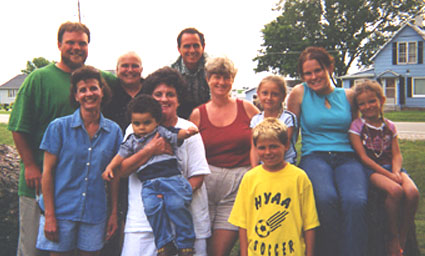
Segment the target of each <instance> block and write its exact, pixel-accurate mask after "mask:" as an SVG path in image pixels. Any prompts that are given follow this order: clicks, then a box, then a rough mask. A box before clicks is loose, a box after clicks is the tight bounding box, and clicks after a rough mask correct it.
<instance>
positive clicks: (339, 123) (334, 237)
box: [288, 47, 368, 256]
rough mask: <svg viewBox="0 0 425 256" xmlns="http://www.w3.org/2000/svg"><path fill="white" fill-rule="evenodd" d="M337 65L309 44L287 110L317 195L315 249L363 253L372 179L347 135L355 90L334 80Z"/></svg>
mask: <svg viewBox="0 0 425 256" xmlns="http://www.w3.org/2000/svg"><path fill="white" fill-rule="evenodd" d="M333 68H334V59H333V57H332V56H331V55H329V53H328V52H327V51H326V50H325V49H323V48H319V47H308V48H307V49H305V50H304V51H303V52H302V53H301V55H300V58H299V61H298V72H299V74H300V76H301V78H302V79H303V80H304V83H303V84H299V85H297V86H295V87H294V89H293V90H292V92H291V94H290V95H289V98H288V110H289V111H291V112H292V113H294V114H295V115H296V116H297V118H298V120H300V126H301V138H302V150H301V151H302V156H301V162H300V164H299V165H300V167H301V168H302V169H304V170H305V172H306V173H307V175H308V176H309V178H310V180H311V182H312V184H313V189H314V194H315V198H316V205H317V211H318V214H319V220H320V227H319V229H318V232H317V233H316V234H317V236H316V240H317V241H316V255H326V256H328V255H344V256H350V255H352V256H359V255H365V254H366V247H367V226H366V203H367V184H368V182H367V178H366V175H365V173H364V172H363V167H362V165H361V164H360V162H359V161H358V159H357V157H356V155H355V154H354V152H353V149H352V148H351V145H350V142H349V139H348V135H347V134H348V129H349V126H350V123H351V120H352V111H351V101H352V97H353V92H352V91H351V90H350V89H348V90H344V89H340V88H335V87H334V86H333V85H332V84H331V74H332V73H333Z"/></svg>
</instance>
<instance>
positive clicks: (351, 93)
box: [345, 89, 359, 120]
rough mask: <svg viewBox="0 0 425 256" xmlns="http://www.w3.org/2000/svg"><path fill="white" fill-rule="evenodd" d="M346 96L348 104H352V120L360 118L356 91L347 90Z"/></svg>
mask: <svg viewBox="0 0 425 256" xmlns="http://www.w3.org/2000/svg"><path fill="white" fill-rule="evenodd" d="M345 96H346V97H347V100H348V103H350V106H351V118H352V120H354V119H356V118H357V117H359V111H358V109H357V106H356V104H355V102H354V100H355V99H354V90H353V89H345Z"/></svg>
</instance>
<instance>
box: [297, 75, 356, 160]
mask: <svg viewBox="0 0 425 256" xmlns="http://www.w3.org/2000/svg"><path fill="white" fill-rule="evenodd" d="M303 86H304V97H303V101H302V103H301V118H300V123H301V136H302V147H301V155H302V156H305V155H308V154H311V153H312V152H314V151H333V152H354V151H353V149H352V147H351V144H350V141H349V139H348V129H349V128H350V124H351V106H350V103H349V102H348V99H347V97H346V95H345V91H344V89H343V88H335V90H333V92H332V93H330V94H328V95H319V94H317V93H315V92H314V91H313V90H311V89H310V88H309V87H308V86H307V84H306V83H303ZM326 99H327V100H328V102H329V103H330V105H331V107H330V108H327V107H326V106H325V100H326Z"/></svg>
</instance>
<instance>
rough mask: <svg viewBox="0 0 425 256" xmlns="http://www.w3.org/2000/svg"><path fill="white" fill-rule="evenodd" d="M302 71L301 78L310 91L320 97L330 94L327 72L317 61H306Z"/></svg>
mask: <svg viewBox="0 0 425 256" xmlns="http://www.w3.org/2000/svg"><path fill="white" fill-rule="evenodd" d="M302 69H303V74H302V78H303V79H304V81H305V82H306V83H307V85H308V87H310V89H312V90H313V91H315V92H316V93H317V94H322V95H324V94H329V93H331V92H332V90H333V88H332V87H331V83H330V76H329V70H328V69H327V68H326V67H324V66H323V67H322V66H321V65H320V63H319V62H318V61H317V60H315V59H310V60H306V61H305V62H304V63H303V68H302Z"/></svg>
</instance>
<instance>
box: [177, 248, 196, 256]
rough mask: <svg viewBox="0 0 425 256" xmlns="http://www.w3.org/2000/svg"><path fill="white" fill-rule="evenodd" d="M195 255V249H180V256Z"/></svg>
mask: <svg viewBox="0 0 425 256" xmlns="http://www.w3.org/2000/svg"><path fill="white" fill-rule="evenodd" d="M193 255H195V250H194V249H193V248H184V249H179V256H193Z"/></svg>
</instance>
